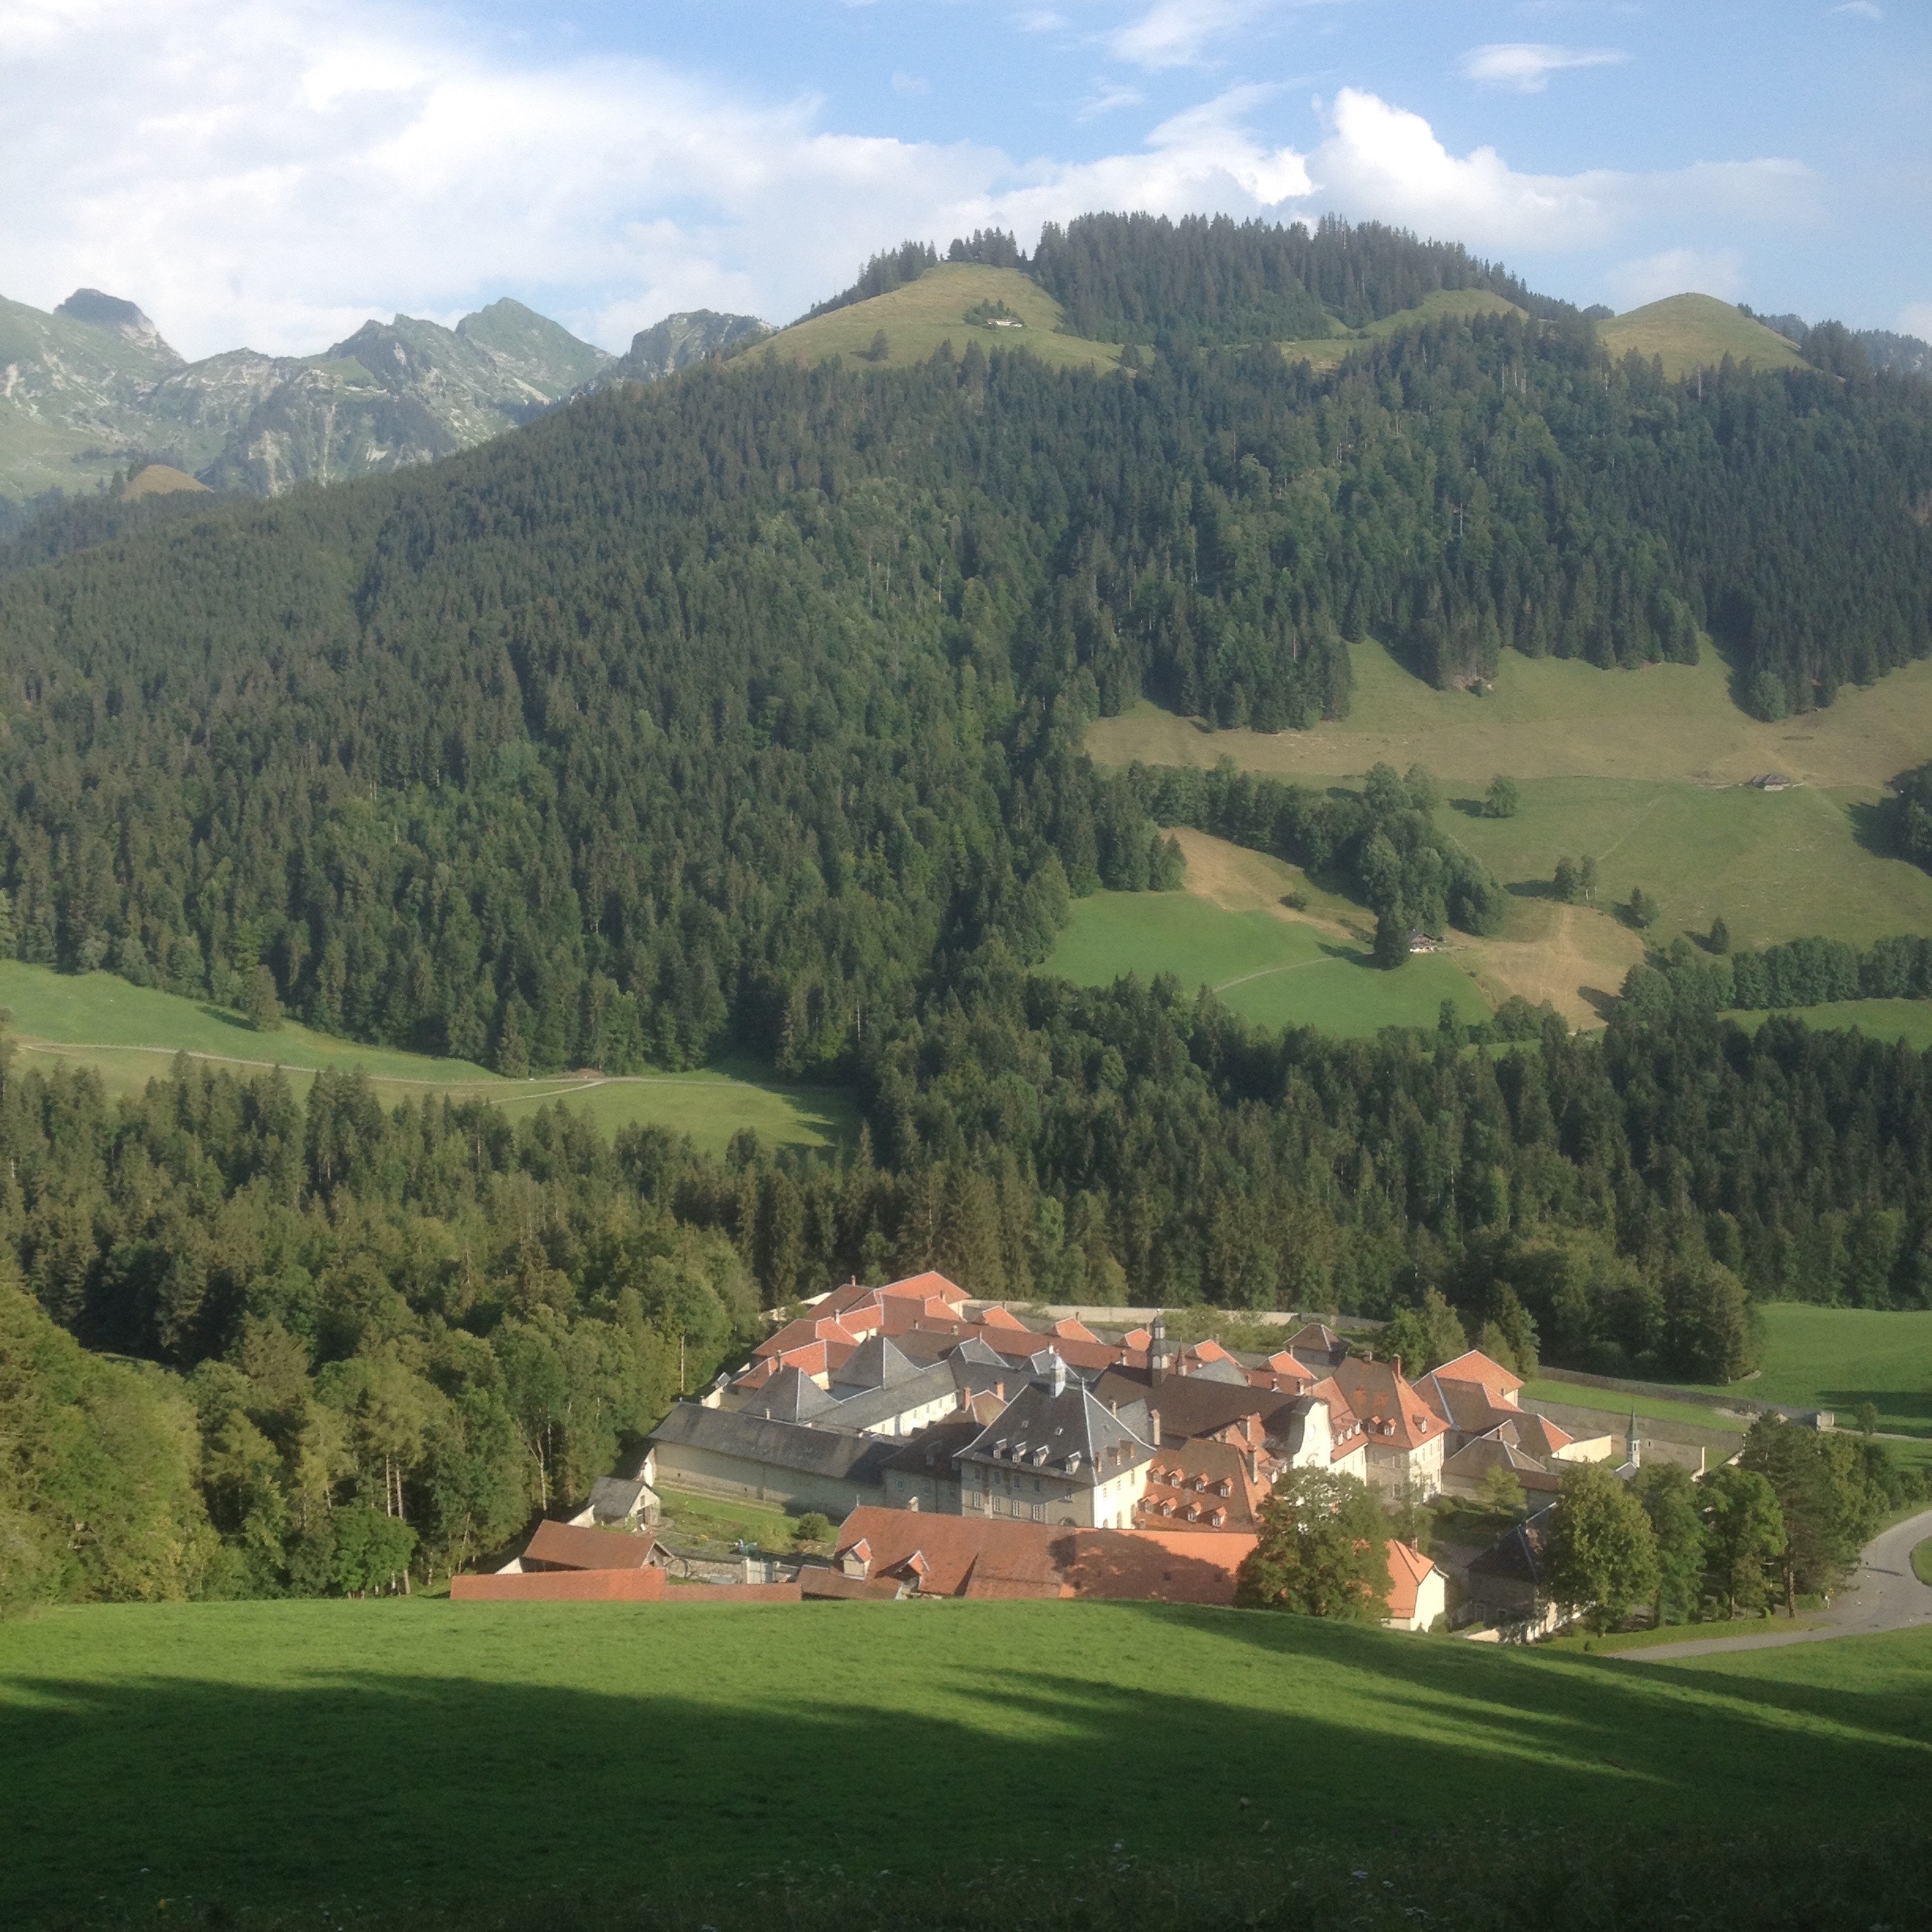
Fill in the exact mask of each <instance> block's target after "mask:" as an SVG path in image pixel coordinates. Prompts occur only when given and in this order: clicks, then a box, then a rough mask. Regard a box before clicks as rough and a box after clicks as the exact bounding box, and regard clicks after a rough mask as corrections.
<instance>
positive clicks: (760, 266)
mask: <svg viewBox="0 0 1932 1932" xmlns="http://www.w3.org/2000/svg"><path fill="white" fill-rule="evenodd" d="M0 90H4V98H6V99H7V101H8V103H9V107H8V111H7V114H6V115H5V116H4V117H0V194H4V195H5V197H6V202H7V206H8V208H9V210H10V213H9V217H8V219H7V222H6V223H5V224H4V226H0V293H5V294H6V295H7V296H12V297H13V298H14V299H18V300H23V301H26V302H32V303H34V304H35V305H38V306H43V307H44V306H50V305H52V303H53V302H56V301H58V299H60V298H61V297H62V296H64V295H65V293H67V292H68V290H70V289H71V288H73V287H75V286H76V285H77V284H83V283H84V284H92V285H94V286H97V287H105V288H107V289H109V290H112V291H113V292H114V293H118V294H124V295H127V296H131V297H132V298H133V299H135V300H136V301H138V302H140V303H141V304H142V306H143V307H144V308H146V309H147V311H148V313H149V314H151V315H152V316H153V317H154V318H155V320H157V322H158V323H160V326H161V327H162V329H163V332H165V333H166V334H167V335H168V336H169V338H170V339H171V340H172V341H175V343H176V344H177V345H178V347H181V349H182V350H184V351H185V352H186V353H189V354H190V355H199V354H206V353H212V352H213V351H214V350H217V349H221V348H226V347H233V346H234V345H236V344H239V343H242V342H247V343H248V344H250V345H251V346H253V347H257V348H260V349H263V350H273V351H294V350H312V349H314V348H317V347H320V346H322V345H323V344H324V343H326V342H327V341H330V340H332V339H335V338H338V337H339V336H341V335H344V334H346V333H347V332H349V330H350V329H353V327H355V326H356V324H357V323H359V322H360V321H361V320H362V319H363V318H364V317H366V316H368V315H370V314H384V315H386V314H390V313H392V312H394V311H398V310H401V311H407V312H408V313H410V314H422V315H431V316H434V317H437V318H439V319H441V320H454V319H455V317H457V316H458V315H460V314H462V313H463V311H464V310H466V309H467V308H472V307H474V306H476V305H478V304H480V303H481V302H484V301H487V300H489V299H491V298H492V297H493V296H496V295H499V294H505V293H508V294H514V295H515V296H519V297H520V299H523V300H525V301H526V302H529V303H531V304H532V306H534V307H536V308H541V309H543V310H544V311H545V312H547V313H548V314H553V315H555V316H556V317H557V318H558V319H559V320H562V321H563V322H565V323H567V324H568V326H571V327H572V328H574V329H576V330H577V331H578V332H580V333H581V334H583V335H586V336H588V337H589V338H591V339H592V340H595V341H599V342H601V343H603V344H605V346H607V347H612V348H621V347H623V346H624V344H625V343H626V342H627V341H628V338H629V336H630V335H631V332H633V331H634V329H637V328H640V327H642V326H645V325H646V324H647V323H650V322H652V321H653V320H655V319H656V318H657V317H658V316H660V315H661V314H664V313H666V312H667V311H670V310H672V309H674V308H690V307H697V306H710V307H714V308H731V309H739V310H747V311H751V312H754V313H756V314H761V315H763V316H765V317H768V318H769V319H772V320H779V321H782V320H787V319H788V318H789V317H791V316H792V315H793V314H796V313H797V312H798V311H800V310H801V309H802V308H804V307H805V305H807V304H808V303H809V302H811V301H812V300H814V299H817V297H819V296H823V295H824V294H826V293H829V292H830V291H831V290H833V289H835V287H838V286H841V285H842V284H843V283H844V281H847V280H848V279H849V278H850V275H851V273H852V272H853V269H855V268H856V266H858V264H859V262H860V261H861V260H863V259H864V257H865V256H866V255H867V254H870V253H871V251H873V250H874V249H876V248H880V247H883V246H885V245H889V244H891V243H893V242H897V241H898V240H899V239H902V238H903V237H904V236H908V235H913V236H922V237H924V238H926V239H932V240H934V241H936V242H939V243H941V245H944V242H945V241H946V240H947V239H948V238H949V237H950V236H951V235H953V234H954V233H959V232H960V231H961V230H962V229H965V228H968V227H971V226H974V225H977V224H978V223H983V222H997V223H999V224H1000V225H1001V226H1009V227H1013V228H1016V229H1017V230H1018V231H1019V235H1020V238H1021V241H1022V245H1026V246H1030V245H1031V242H1032V241H1033V239H1034V236H1036V235H1037V233H1038V231H1039V227H1040V223H1041V221H1042V220H1047V219H1064V218H1066V217H1067V216H1070V215H1071V214H1076V213H1078V212H1079V211H1081V210H1082V209H1083V208H1094V207H1116V208H1124V207H1148V208H1157V209H1159V210H1162V211H1166V212H1168V213H1171V214H1177V215H1178V214H1183V213H1186V212H1189V211H1209V210H1225V211H1228V212H1229V213H1232V214H1237V215H1239V216H1243V217H1246V216H1249V215H1254V214H1261V215H1264V216H1266V217H1269V218H1271V219H1277V220H1292V219H1296V218H1301V217H1310V216H1313V215H1316V214H1320V213H1322V212H1324V211H1327V210H1329V209H1331V208H1333V209H1337V210H1339V211H1341V212H1343V213H1344V214H1348V215H1349V216H1350V217H1354V218H1358V219H1364V218H1377V219H1382V220H1391V221H1395V222H1398V223H1403V225H1405V226H1410V227H1413V228H1415V229H1418V230H1419V231H1420V232H1422V233H1427V234H1431V235H1435V236H1443V237H1448V238H1453V239H1459V240H1462V241H1465V242H1468V243H1469V245H1471V246H1472V248H1476V249H1478V251H1481V252H1482V253H1484V254H1488V255H1491V256H1493V257H1500V258H1501V259H1502V260H1505V261H1507V262H1508V263H1509V264H1510V266H1512V267H1513V268H1514V269H1517V271H1518V272H1520V273H1521V274H1523V275H1525V277H1526V278H1527V279H1528V280H1529V281H1530V282H1531V283H1532V285H1533V286H1535V287H1538V288H1541V289H1543V290H1547V291H1549V292H1550V293H1554V294H1558V295H1562V296H1568V297H1570V298H1571V299H1573V300H1575V301H1577V302H1598V301H1603V302H1610V304H1611V305H1613V307H1616V308H1619V309H1621V308H1629V307H1632V306H1634V305H1637V304H1639V303H1640V302H1644V301H1647V300H1649V299H1653V298H1654V297H1655V296H1659V295H1663V294H1668V293H1673V292H1674V291H1675V290H1678V289H1682V288H1701V289H1705V290H1709V292H1711V293H1715V294H1718V295H1721V296H1726V297H1728V298H1730V299H1736V300H1742V301H1746V302H1750V303H1751V304H1752V305H1754V306H1756V307H1757V308H1763V309H1767V310H1771V311H1780V310H1784V309H1795V310H1796V311H1798V312H1799V313H1800V314H1805V315H1806V316H1808V317H1811V318H1812V319H1814V320H1816V319H1817V318H1819V317H1823V316H1824V315H1826V314H1833V315H1838V316H1840V317H1843V318H1844V319H1845V320H1848V321H1850V322H1852V323H1855V324H1858V325H1861V326H1885V327H1903V328H1909V329H1912V330H1913V331H1914V332H1918V333H1922V334H1932V133H1928V131H1927V130H1928V128H1932V11H1928V10H1927V8H1926V7H1925V6H1924V5H1923V4H1922V0H1913V4H1912V5H1904V4H1901V0H1850V4H1841V5H1820V4H1810V3H1809V0H1808V4H1793V0H1784V4H1779V0H1770V3H1769V4H1760V5H1754V6H1747V5H1733V4H1721V5H1718V4H1714V5H1699V4H1697V0H1685V4H1680V5H1675V6H1664V5H1655V4H1652V5H1597V4H1591V3H1590V0H1511V4H1491V3H1490V0H1440V4H1434V5H1417V4H1413V0H1286V4H1283V0H1193V4H1186V5H1183V4H1177V0H1134V3H1133V4H1125V5H1115V4H1107V3H1106V0H1059V4H1057V5H1056V4H1054V3H1053V0H1037V4H1034V0H1023V4H1018V5H1013V4H996V3H995V0H871V4H867V5H850V4H844V0H790V4H787V5H779V4H775V0H721V4H715V5H683V6H672V5H662V4H655V0H654V4H646V5H640V4H629V5H620V4H617V0H558V4H542V3H541V0H539V4H531V0H521V4H517V5H510V4H508V0H468V4H461V3H460V0H458V4H450V5H440V6H437V5H423V6H410V5H399V4H385V5H368V4H365V0H326V4H325V0H8V4H7V7H6V8H5V10H4V11H0Z"/></svg>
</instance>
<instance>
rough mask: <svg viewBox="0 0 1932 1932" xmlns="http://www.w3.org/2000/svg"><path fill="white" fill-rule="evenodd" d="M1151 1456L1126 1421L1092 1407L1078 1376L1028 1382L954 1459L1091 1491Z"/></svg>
mask: <svg viewBox="0 0 1932 1932" xmlns="http://www.w3.org/2000/svg"><path fill="white" fill-rule="evenodd" d="M1152 1454H1154V1445H1153V1444H1152V1443H1151V1442H1146V1441H1145V1440H1143V1439H1142V1437H1140V1436H1138V1435H1136V1433H1135V1432H1134V1430H1133V1429H1132V1428H1131V1427H1130V1426H1129V1424H1128V1422H1127V1419H1126V1418H1123V1417H1121V1416H1120V1415H1116V1414H1115V1413H1113V1412H1111V1411H1110V1410H1109V1409H1106V1408H1103V1406H1101V1404H1100V1403H1097V1402H1096V1401H1095V1400H1094V1397H1093V1396H1092V1395H1091V1394H1090V1393H1089V1391H1088V1388H1087V1385H1086V1384H1085V1382H1082V1381H1081V1379H1079V1376H1067V1377H1065V1378H1064V1379H1063V1380H1061V1382H1060V1383H1059V1385H1058V1386H1057V1387H1056V1386H1055V1384H1054V1383H1052V1382H1029V1383H1028V1385H1027V1386H1026V1387H1025V1388H1023V1389H1022V1390H1021V1391H1020V1392H1019V1394H1018V1395H1016V1396H1015V1397H1014V1398H1013V1400H1012V1401H1011V1402H1010V1403H1007V1406H1006V1407H1005V1408H1004V1409H1002V1410H1001V1412H1000V1415H999V1417H998V1420H997V1421H993V1422H991V1423H989V1424H987V1426H986V1428H984V1429H983V1430H981V1431H980V1435H979V1437H978V1439H977V1440H976V1441H975V1442H973V1443H972V1444H971V1445H970V1446H968V1448H965V1449H964V1450H962V1451H961V1452H960V1454H959V1461H960V1462H961V1463H986V1464H993V1465H999V1466H1005V1467H1008V1468H1019V1469H1041V1470H1051V1471H1052V1473H1053V1475H1055V1477H1056V1478H1058V1480H1060V1481H1062V1482H1070V1483H1073V1484H1077V1485H1079V1487H1082V1488H1083V1489H1091V1488H1094V1487H1097V1486H1098V1485H1100V1484H1102V1483H1105V1482H1110V1481H1112V1479H1113V1478H1115V1476H1117V1475H1119V1474H1120V1473H1121V1471H1122V1470H1124V1469H1132V1468H1133V1467H1134V1466H1136V1464H1138V1463H1144V1462H1145V1461H1146V1460H1148V1457H1150V1456H1151V1455H1152Z"/></svg>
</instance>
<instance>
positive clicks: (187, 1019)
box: [0, 959, 854, 1153]
mask: <svg viewBox="0 0 1932 1932" xmlns="http://www.w3.org/2000/svg"><path fill="white" fill-rule="evenodd" d="M0 1005H5V1006H7V1007H10V1008H11V1009H12V1010H13V1024H12V1028H11V1031H12V1034H13V1038H14V1040H15V1041H16V1043H17V1045H18V1046H20V1049H22V1051H23V1052H24V1053H25V1054H26V1055H28V1064H30V1065H44V1064H46V1063H47V1062H48V1061H52V1060H62V1061H68V1062H71V1063H73V1064H78V1065H81V1066H85V1067H92V1069H93V1070H95V1072H96V1073H98V1074H99V1075H100V1076H101V1079H102V1080H103V1081H104V1082H105V1083H106V1084H107V1088H108V1089H109V1091H110V1092H115V1093H132V1092H137V1091H139V1089H140V1088H142V1087H143V1086H145V1085H146V1084H147V1082H148V1081H149V1080H150V1079H152V1078H153V1077H154V1075H156V1074H157V1073H163V1072H165V1071H166V1067H167V1064H168V1062H169V1059H170V1058H172V1056H173V1055H175V1053H177V1052H184V1053H189V1054H192V1055H197V1056H205V1057H207V1058H212V1059H217V1060H221V1061H232V1062H234V1063H236V1064H237V1066H238V1067H242V1068H245V1067H251V1066H252V1067H265V1066H281V1067H284V1069H286V1070H287V1072H288V1074H289V1077H290V1082H291V1084H292V1085H293V1086H294V1087H295V1088H296V1090H297V1091H299V1092H301V1091H306V1090H307V1088H308V1084H309V1082H310V1080H311V1079H312V1078H313V1076H314V1074H315V1073H316V1072H317V1070H319V1069H321V1068H324V1067H331V1068H335V1069H338V1070H347V1069H350V1068H351V1067H360V1068H362V1070H363V1071H364V1072H365V1073H367V1074H368V1075H369V1076H370V1077H371V1080H372V1081H373V1082H374V1084H375V1086H376V1088H377V1092H378V1093H379V1094H380V1095H381V1096H382V1097H383V1099H384V1100H386V1101H387V1102H389V1103H391V1104H392V1105H393V1104H394V1103H396V1102H398V1101H399V1100H403V1099H404V1097H407V1096H409V1095H411V1094H414V1095H417V1096H421V1095H422V1094H428V1093H446V1094H454V1095H455V1096H457V1097H459V1098H463V1099H482V1100H488V1101H490V1102H491V1103H493V1104H494V1105H496V1106H500V1107H502V1108H504V1109H505V1110H506V1111H508V1112H511V1113H513V1114H514V1113H521V1112H529V1110H531V1109H533V1108H536V1107H539V1106H547V1105H549V1104H550V1102H552V1101H553V1100H565V1101H566V1102H568V1104H569V1105H571V1106H573V1107H574V1108H576V1109H578V1110H579V1111H580V1112H583V1113H584V1114H586V1115H588V1116H589V1118H590V1119H591V1120H592V1121H594V1122H595V1124H597V1125H598V1126H599V1127H601V1128H603V1129H604V1130H605V1131H606V1132H614V1131H615V1130H616V1129H617V1128H619V1127H625V1126H629V1125H632V1124H648V1125H655V1126H663V1127H670V1128H673V1129H674V1130H676V1131H677V1132H679V1133H688V1135H690V1136H691V1139H692V1140H693V1141H694V1142H696V1143H697V1145H698V1146H699V1147H700V1148H706V1149H707V1150H709V1151H711V1152H713V1153H721V1152H722V1151H724V1147H725V1145H726V1143H727V1142H729V1140H730V1138H731V1136H732V1135H733V1134H734V1133H736V1132H737V1131H738V1130H739V1128H740V1127H750V1128H751V1129H752V1130H754V1132H756V1133H757V1134H758V1135H759V1136H760V1137H761V1138H762V1139H764V1140H765V1141H766V1142H768V1143H771V1144H774V1145H802V1146H808V1147H816V1146H822V1145H826V1143H827V1142H830V1141H832V1140H834V1139H842V1138H843V1137H844V1136H845V1135H847V1133H850V1132H851V1131H853V1130H854V1123H853V1118H852V1110H851V1106H850V1102H849V1100H847V1099H846V1097H844V1095H842V1094H837V1093H835V1092H832V1091H829V1090H825V1089H810V1088H784V1087H780V1086H778V1085H774V1084H772V1083H771V1082H766V1081H762V1080H760V1079H757V1078H755V1077H752V1076H738V1075H735V1074H733V1073H727V1072H725V1071H724V1070H719V1069H706V1070H700V1071H697V1072H695V1073H679V1074H659V1075H645V1076H640V1077H637V1078H635V1079H600V1078H597V1077H595V1076H584V1077H572V1076H565V1077H563V1078H561V1079H537V1080H505V1079H502V1078H501V1077H500V1076H498V1075H496V1074H494V1073H488V1072H486V1071H485V1070H484V1069H483V1068H481V1067H474V1066H472V1065H471V1064H469V1062H468V1061H460V1060H434V1059H431V1058H428V1057H426V1056H425V1055H422V1054H415V1053H402V1052H397V1051H395V1049H391V1048H387V1047H379V1046H359V1045H357V1044H356V1043H354V1042H353V1041H350V1040H337V1039H335V1038H333V1037H331V1036H329V1035H328V1034H319V1033H315V1032H312V1031H311V1030H310V1029H309V1028H307V1027H305V1026H302V1025H297V1024H296V1022H293V1021H291V1022H289V1023H288V1024H287V1025H284V1027H282V1028H281V1029H280V1030H279V1031H277V1032H275V1033H272V1034H258V1033H257V1032H256V1031H254V1029H253V1028H251V1027H250V1026H249V1025H248V1022H246V1021H245V1020H244V1019H242V1018H241V1017H240V1016H239V1015H237V1014H235V1013H229V1012H227V1011H226V1010H224V1009H223V1008H221V1007H216V1006H212V1005H209V1004H206V1003H205V1002H203V1001H198V1000H187V999H182V998H179V997H178V996H177V995H174V994H172V993H163V992H156V991H155V990H154V989H151V988H148V987H142V986H130V985H129V984H128V983H127V981H126V980H121V979H118V978H116V977H115V976H114V975H113V974H109V973H90V974H63V973H55V972H53V971H50V970H49V968H46V967H44V966H28V965H23V964H22V963H21V962H20V961H18V960H14V959H4V960H0Z"/></svg>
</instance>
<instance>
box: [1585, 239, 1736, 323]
mask: <svg viewBox="0 0 1932 1932" xmlns="http://www.w3.org/2000/svg"><path fill="white" fill-rule="evenodd" d="M1744 286H1745V257H1744V251H1743V250H1742V249H1741V248H1709V249H1698V248H1666V249H1665V250H1664V251H1663V252H1662V253H1661V254H1655V255H1645V256H1643V257H1640V258H1639V259H1638V260H1635V261H1630V262H1619V263H1618V264H1617V265H1616V267H1615V268H1613V269H1611V270H1610V272H1609V273H1608V274H1607V275H1605V276H1604V293H1606V294H1607V296H1609V297H1610V300H1611V302H1612V303H1613V305H1614V306H1615V307H1616V308H1619V309H1631V308H1643V305H1644V304H1645V303H1646V302H1661V301H1662V300H1663V299H1664V297H1665V296H1681V295H1684V294H1685V293H1694V294H1697V295H1705V296H1721V297H1723V299H1724V300H1725V301H1726V302H1735V301H1736V300H1737V299H1738V297H1739V296H1740V295H1742V293H1744Z"/></svg>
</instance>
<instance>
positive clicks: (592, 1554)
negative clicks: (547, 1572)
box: [523, 1410, 709, 1570]
mask: <svg viewBox="0 0 1932 1932" xmlns="http://www.w3.org/2000/svg"><path fill="white" fill-rule="evenodd" d="M706 1414H709V1411H708V1410H707V1411H706ZM656 1544H657V1539H656V1538H655V1537H652V1536H633V1535H630V1534H629V1533H628V1532H626V1531H624V1530H621V1529H590V1528H589V1527H587V1526H586V1527H585V1528H583V1529H578V1528H577V1526H576V1525H575V1524H574V1523H551V1522H549V1521H547V1520H546V1521H544V1522H542V1523H538V1525H537V1526H536V1531H535V1534H534V1535H532V1537H531V1538H530V1540H529V1544H527V1545H526V1547H525V1549H524V1550H523V1562H526V1563H547V1564H552V1565H555V1566H556V1568H558V1569H559V1570H641V1569H643V1568H644V1567H645V1566H646V1565H647V1564H648V1563H649V1562H650V1560H651V1552H652V1550H653V1549H654V1548H655V1547H656Z"/></svg>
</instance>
